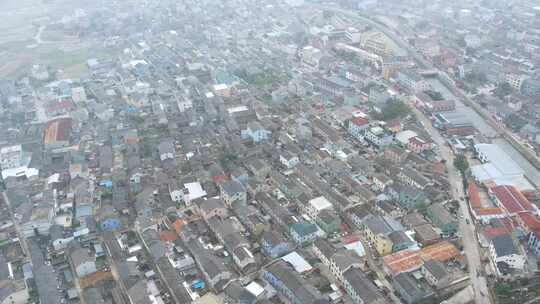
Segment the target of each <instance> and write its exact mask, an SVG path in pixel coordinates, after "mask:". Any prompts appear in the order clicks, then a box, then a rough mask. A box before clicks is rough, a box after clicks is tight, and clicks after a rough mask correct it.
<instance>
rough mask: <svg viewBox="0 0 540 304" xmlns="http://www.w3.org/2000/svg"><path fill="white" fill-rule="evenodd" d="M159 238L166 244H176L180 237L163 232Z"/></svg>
mask: <svg viewBox="0 0 540 304" xmlns="http://www.w3.org/2000/svg"><path fill="white" fill-rule="evenodd" d="M159 238H160V239H161V240H162V241H165V242H174V241H176V239H177V238H178V236H176V235H175V234H174V233H173V232H170V231H161V232H160V233H159Z"/></svg>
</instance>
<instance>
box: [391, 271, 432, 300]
mask: <svg viewBox="0 0 540 304" xmlns="http://www.w3.org/2000/svg"><path fill="white" fill-rule="evenodd" d="M392 285H393V286H394V288H395V290H396V292H397V293H399V295H400V296H401V298H402V299H403V300H405V303H407V304H414V303H418V302H420V301H422V300H424V299H426V298H428V297H430V296H432V295H433V293H432V292H430V291H427V290H425V289H424V288H422V286H421V285H420V284H418V283H417V281H416V279H415V278H413V277H412V275H410V274H409V273H400V274H398V275H397V276H395V277H394V279H393V281H392Z"/></svg>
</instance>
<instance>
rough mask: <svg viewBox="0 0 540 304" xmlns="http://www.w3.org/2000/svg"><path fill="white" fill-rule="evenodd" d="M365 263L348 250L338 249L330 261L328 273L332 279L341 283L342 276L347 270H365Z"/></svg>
mask: <svg viewBox="0 0 540 304" xmlns="http://www.w3.org/2000/svg"><path fill="white" fill-rule="evenodd" d="M364 266H365V261H364V260H362V259H361V258H360V256H358V254H357V253H356V252H354V251H353V250H348V249H339V250H338V251H337V252H336V253H334V254H333V255H332V257H331V259H330V265H329V267H330V271H331V272H332V274H333V275H334V277H335V278H336V279H337V280H338V281H339V282H343V279H344V277H343V274H344V273H345V272H347V271H348V270H349V269H352V268H358V269H361V270H365V267H364Z"/></svg>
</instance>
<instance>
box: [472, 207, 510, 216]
mask: <svg viewBox="0 0 540 304" xmlns="http://www.w3.org/2000/svg"><path fill="white" fill-rule="evenodd" d="M474 212H475V213H476V215H478V216H486V215H497V214H503V213H504V211H503V210H502V209H501V208H498V207H489V208H480V209H475V210H474Z"/></svg>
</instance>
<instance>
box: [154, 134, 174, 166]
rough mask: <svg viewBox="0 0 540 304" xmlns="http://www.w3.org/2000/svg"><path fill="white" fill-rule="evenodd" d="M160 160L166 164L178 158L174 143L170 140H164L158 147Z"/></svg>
mask: <svg viewBox="0 0 540 304" xmlns="http://www.w3.org/2000/svg"><path fill="white" fill-rule="evenodd" d="M158 153H159V159H160V160H161V161H162V162H164V161H166V160H168V159H174V158H175V157H176V152H175V147H174V141H173V140H172V139H170V138H167V139H163V140H161V142H160V143H159V145H158Z"/></svg>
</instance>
